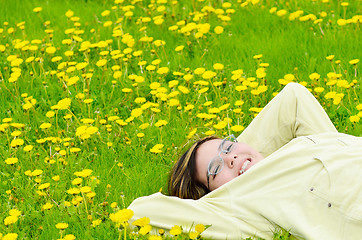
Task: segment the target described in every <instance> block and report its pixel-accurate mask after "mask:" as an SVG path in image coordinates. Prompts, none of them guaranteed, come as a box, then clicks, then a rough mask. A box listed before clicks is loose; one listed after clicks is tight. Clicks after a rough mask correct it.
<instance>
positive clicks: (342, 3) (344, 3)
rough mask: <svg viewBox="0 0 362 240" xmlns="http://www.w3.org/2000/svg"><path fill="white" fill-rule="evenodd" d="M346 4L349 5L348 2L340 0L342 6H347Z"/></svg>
mask: <svg viewBox="0 0 362 240" xmlns="http://www.w3.org/2000/svg"><path fill="white" fill-rule="evenodd" d="M348 5H349V3H348V2H341V6H343V7H347V6H348Z"/></svg>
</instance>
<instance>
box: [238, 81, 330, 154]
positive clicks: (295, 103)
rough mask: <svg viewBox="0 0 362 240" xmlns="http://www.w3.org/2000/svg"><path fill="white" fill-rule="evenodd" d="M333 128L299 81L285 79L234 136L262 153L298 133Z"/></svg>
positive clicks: (271, 150) (310, 133)
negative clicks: (282, 86)
mask: <svg viewBox="0 0 362 240" xmlns="http://www.w3.org/2000/svg"><path fill="white" fill-rule="evenodd" d="M323 132H337V130H336V128H335V127H334V125H333V123H332V122H331V120H330V119H329V117H328V115H327V114H326V112H325V111H324V109H323V108H322V106H321V105H320V104H319V102H318V101H317V99H315V98H314V96H313V95H312V94H311V93H310V92H309V91H308V90H307V89H306V88H305V87H303V86H302V85H300V84H297V83H289V84H288V85H287V86H285V87H284V89H283V90H282V91H281V92H280V93H279V94H278V95H277V96H275V97H274V98H273V99H272V100H271V101H270V102H269V103H268V104H267V105H266V106H265V107H264V108H263V110H262V111H261V112H260V113H259V114H258V115H257V116H256V118H255V119H254V120H253V121H252V122H251V123H250V125H249V126H248V127H247V128H246V129H245V130H244V131H243V132H242V134H240V136H239V137H238V138H237V140H238V141H240V142H245V143H247V144H249V145H250V146H252V147H254V148H255V149H256V150H258V151H259V152H261V153H262V154H263V155H264V156H265V157H266V156H268V155H270V154H271V153H273V152H274V151H276V150H277V149H279V148H280V147H282V146H284V145H285V144H287V143H288V142H289V141H290V140H292V139H293V138H296V137H300V136H307V135H312V134H318V133H323Z"/></svg>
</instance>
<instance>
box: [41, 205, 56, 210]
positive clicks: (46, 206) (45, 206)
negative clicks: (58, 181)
mask: <svg viewBox="0 0 362 240" xmlns="http://www.w3.org/2000/svg"><path fill="white" fill-rule="evenodd" d="M52 207H53V204H51V203H46V204H44V205H43V206H42V210H43V211H44V210H49V209H51V208H52Z"/></svg>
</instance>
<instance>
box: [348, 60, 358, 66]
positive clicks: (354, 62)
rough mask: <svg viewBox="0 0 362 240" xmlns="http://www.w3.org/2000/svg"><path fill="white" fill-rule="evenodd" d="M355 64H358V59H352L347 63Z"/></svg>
mask: <svg viewBox="0 0 362 240" xmlns="http://www.w3.org/2000/svg"><path fill="white" fill-rule="evenodd" d="M357 63H359V59H353V60H351V61H349V64H351V65H356V64H357Z"/></svg>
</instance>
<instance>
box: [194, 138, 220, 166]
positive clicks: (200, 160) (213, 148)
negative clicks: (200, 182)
mask: <svg viewBox="0 0 362 240" xmlns="http://www.w3.org/2000/svg"><path fill="white" fill-rule="evenodd" d="M221 142H222V139H213V140H209V141H207V142H204V143H203V144H201V145H200V147H199V148H198V149H197V151H196V169H197V172H204V171H207V166H208V164H209V162H210V160H211V159H213V158H214V157H216V156H217V155H218V153H219V146H220V144H221Z"/></svg>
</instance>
